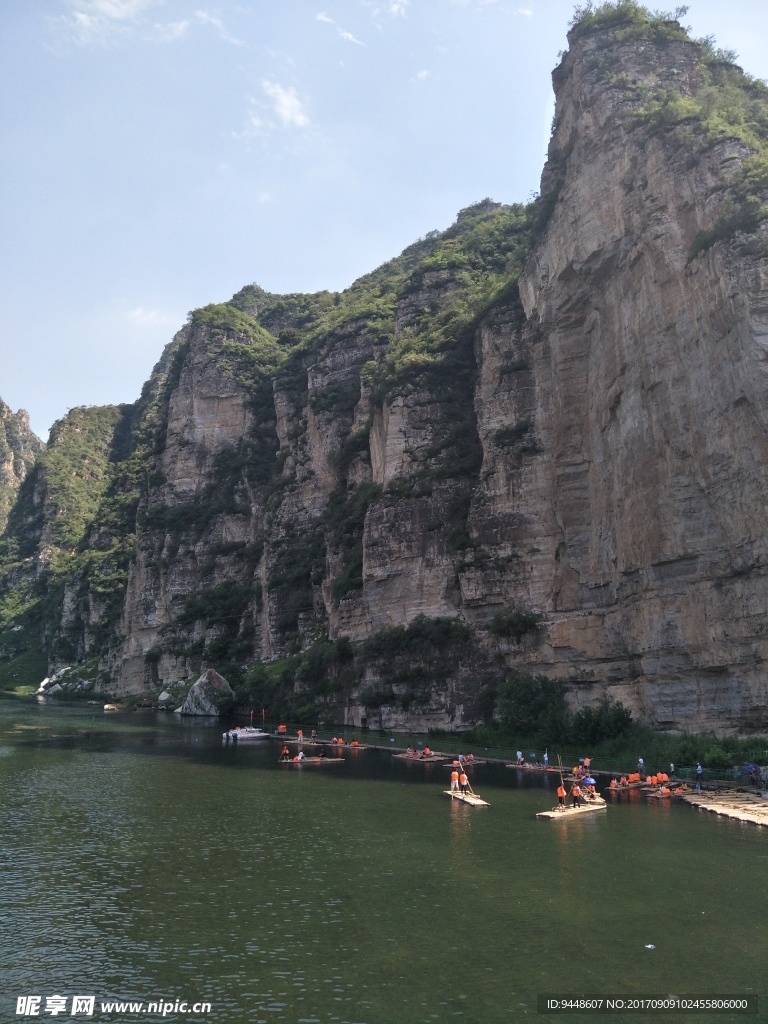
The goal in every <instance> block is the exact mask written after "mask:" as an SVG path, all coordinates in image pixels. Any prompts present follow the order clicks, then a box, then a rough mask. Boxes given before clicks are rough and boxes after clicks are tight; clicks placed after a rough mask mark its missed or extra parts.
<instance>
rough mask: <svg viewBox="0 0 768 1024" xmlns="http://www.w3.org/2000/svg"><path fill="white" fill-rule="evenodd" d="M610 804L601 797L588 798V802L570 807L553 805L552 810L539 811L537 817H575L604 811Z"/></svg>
mask: <svg viewBox="0 0 768 1024" xmlns="http://www.w3.org/2000/svg"><path fill="white" fill-rule="evenodd" d="M607 806H608V805H607V804H606V802H605V800H603V799H602V798H601V797H597V798H596V799H595V800H587V801H586V803H583V804H578V805H576V806H574V805H570V806H568V807H553V808H552V810H551V811H539V812H538V814H537V815H536V817H537V818H575V817H578V816H579V815H580V814H590V813H591V812H592V811H604V810H605V809H606V807H607Z"/></svg>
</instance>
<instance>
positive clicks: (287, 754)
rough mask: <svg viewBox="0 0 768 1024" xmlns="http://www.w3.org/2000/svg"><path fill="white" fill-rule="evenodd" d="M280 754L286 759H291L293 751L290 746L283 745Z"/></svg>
mask: <svg viewBox="0 0 768 1024" xmlns="http://www.w3.org/2000/svg"><path fill="white" fill-rule="evenodd" d="M280 756H281V757H282V759H283V760H284V761H290V759H291V752H290V750H289V749H288V747H283V749H282V752H281V754H280Z"/></svg>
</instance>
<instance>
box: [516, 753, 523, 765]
mask: <svg viewBox="0 0 768 1024" xmlns="http://www.w3.org/2000/svg"><path fill="white" fill-rule="evenodd" d="M517 763H518V764H522V763H523V752H522V750H518V752H517Z"/></svg>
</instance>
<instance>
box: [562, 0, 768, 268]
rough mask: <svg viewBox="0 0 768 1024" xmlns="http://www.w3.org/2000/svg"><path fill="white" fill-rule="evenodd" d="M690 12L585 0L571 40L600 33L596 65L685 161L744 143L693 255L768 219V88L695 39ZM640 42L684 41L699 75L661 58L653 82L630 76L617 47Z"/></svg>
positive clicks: (728, 55)
mask: <svg viewBox="0 0 768 1024" xmlns="http://www.w3.org/2000/svg"><path fill="white" fill-rule="evenodd" d="M687 10H688V8H687V7H678V8H676V9H675V11H674V12H672V13H667V12H664V11H650V10H648V9H647V8H646V7H643V6H642V5H641V4H638V3H635V2H634V0H617V2H614V3H604V4H600V5H598V6H594V5H593V4H592V3H587V4H584V5H582V6H580V7H577V8H576V10H575V13H574V18H573V23H572V28H571V30H570V33H569V39H570V41H571V42H574V41H575V40H577V39H580V38H583V37H585V36H587V35H594V36H595V39H596V42H597V46H596V49H595V51H594V54H593V55H592V57H591V58H590V60H591V67H592V68H593V70H594V71H595V72H596V73H597V74H598V75H599V76H600V77H601V78H603V79H604V80H606V81H608V82H610V84H611V85H612V86H614V87H615V88H620V89H622V90H623V91H624V93H625V95H626V97H627V100H628V104H629V105H628V114H629V115H630V117H631V121H632V122H633V123H634V124H635V126H637V127H640V128H642V129H643V131H645V132H646V133H648V134H650V135H652V136H653V135H657V136H663V137H664V139H665V142H666V144H667V145H669V146H674V147H676V148H677V149H678V150H679V151H680V153H681V155H682V156H683V159H684V160H685V161H688V162H694V163H695V162H697V161H698V160H700V159H701V157H702V154H704V153H705V152H706V151H707V150H709V149H710V148H711V147H712V146H714V145H716V144H718V143H724V142H728V141H731V142H735V143H740V144H742V145H743V147H744V151H743V152H742V153H741V159H740V160H739V161H738V162H737V163H736V166H735V169H734V171H733V173H732V174H731V176H730V179H729V180H728V182H727V184H726V185H723V186H722V187H721V188H720V191H721V192H722V205H721V208H720V212H719V215H718V216H717V219H716V221H715V223H713V225H712V226H711V227H710V228H707V229H705V230H704V231H702V232H700V234H699V235H698V237H697V238H696V239H695V241H694V243H693V247H692V251H691V257H692V258H693V257H695V256H696V255H698V254H699V253H700V252H702V251H703V250H705V249H707V248H709V247H710V246H711V245H713V244H714V243H715V242H717V241H720V240H725V241H728V240H731V239H733V238H734V237H735V236H736V235H739V234H742V235H750V234H754V232H755V231H757V229H758V228H759V226H760V224H761V223H762V221H764V220H765V219H766V218H768V85H766V83H765V82H763V81H761V80H760V79H757V78H754V77H753V76H751V75H748V74H746V73H745V72H744V71H743V70H742V69H741V68H740V67H739V66H738V65H737V64H736V63H735V60H736V54H735V52H734V51H732V50H723V49H721V48H719V47H717V46H716V45H715V43H714V40H713V38H712V37H706V38H704V39H697V40H692V39H691V38H690V36H689V34H688V30H686V29H685V28H683V27H682V26H681V25H680V24H679V22H678V21H677V19H678V18H681V17H683V16H684V15H685V14H686V12H687ZM637 42H650V43H653V44H655V45H657V46H660V47H661V48H662V49H663V48H664V47H665V46H669V45H670V44H681V43H682V44H687V46H688V47H689V48H690V53H691V55H692V56H694V58H695V73H694V75H693V76H687V75H686V76H682V75H681V76H679V81H678V82H677V83H675V82H674V81H673V79H674V75H672V76H670V75H669V74H666V73H664V71H665V69H664V65H663V64H662V63H660V64H659V77H658V81H657V82H656V83H655V84H649V83H647V82H646V83H642V84H640V83H638V82H637V81H635V80H634V79H633V78H632V77H631V76H629V75H627V74H626V71H625V68H624V65H623V63H622V59H621V50H620V47H621V45H622V44H633V43H637ZM747 244H749V243H747Z"/></svg>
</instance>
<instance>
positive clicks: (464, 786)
mask: <svg viewBox="0 0 768 1024" xmlns="http://www.w3.org/2000/svg"><path fill="white" fill-rule="evenodd" d="M459 788H460V789H461V792H462V793H463V794H464V795H465V796H466V795H467V793H468V792H469V779H468V778H467V773H466V772H462V773H461V775H460V776H459Z"/></svg>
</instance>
